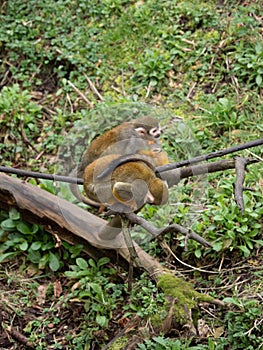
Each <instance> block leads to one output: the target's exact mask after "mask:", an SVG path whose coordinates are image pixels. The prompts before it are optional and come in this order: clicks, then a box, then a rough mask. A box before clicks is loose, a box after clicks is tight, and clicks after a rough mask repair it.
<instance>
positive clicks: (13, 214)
mask: <svg viewBox="0 0 263 350" xmlns="http://www.w3.org/2000/svg"><path fill="white" fill-rule="evenodd" d="M9 218H10V219H12V220H19V219H20V213H19V212H18V211H17V210H16V209H15V208H12V209H10V211H9Z"/></svg>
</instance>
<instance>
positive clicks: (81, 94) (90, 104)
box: [68, 80, 94, 108]
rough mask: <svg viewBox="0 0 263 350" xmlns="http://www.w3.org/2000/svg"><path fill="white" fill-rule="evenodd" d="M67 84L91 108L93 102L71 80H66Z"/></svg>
mask: <svg viewBox="0 0 263 350" xmlns="http://www.w3.org/2000/svg"><path fill="white" fill-rule="evenodd" d="M68 84H69V85H70V86H71V87H72V88H73V89H74V90H75V91H76V92H77V94H78V95H79V96H80V97H81V98H82V99H83V100H84V101H85V102H86V103H87V104H88V105H89V106H90V108H93V107H94V105H93V103H92V102H91V101H90V100H89V99H88V98H87V97H86V96H85V95H84V94H83V93H82V92H81V91H80V90H79V89H78V88H77V87H76V86H75V85H74V84H73V83H72V82H71V81H69V80H68Z"/></svg>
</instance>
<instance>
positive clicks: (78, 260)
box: [76, 258, 89, 270]
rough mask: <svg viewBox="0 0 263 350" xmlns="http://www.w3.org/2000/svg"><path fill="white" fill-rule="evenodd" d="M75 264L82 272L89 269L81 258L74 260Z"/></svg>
mask: <svg viewBox="0 0 263 350" xmlns="http://www.w3.org/2000/svg"><path fill="white" fill-rule="evenodd" d="M76 264H77V265H78V266H79V267H80V268H81V269H82V270H88V269H89V265H88V263H87V261H86V260H84V259H83V258H77V259H76Z"/></svg>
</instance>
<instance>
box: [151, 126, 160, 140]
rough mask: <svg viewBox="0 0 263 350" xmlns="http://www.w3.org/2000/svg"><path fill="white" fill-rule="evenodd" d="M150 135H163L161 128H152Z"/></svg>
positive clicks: (156, 136)
mask: <svg viewBox="0 0 263 350" xmlns="http://www.w3.org/2000/svg"><path fill="white" fill-rule="evenodd" d="M149 134H150V135H152V136H153V137H155V138H158V137H160V136H161V130H160V129H159V128H152V129H151V130H150V132H149Z"/></svg>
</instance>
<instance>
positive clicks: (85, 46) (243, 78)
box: [0, 0, 263, 350]
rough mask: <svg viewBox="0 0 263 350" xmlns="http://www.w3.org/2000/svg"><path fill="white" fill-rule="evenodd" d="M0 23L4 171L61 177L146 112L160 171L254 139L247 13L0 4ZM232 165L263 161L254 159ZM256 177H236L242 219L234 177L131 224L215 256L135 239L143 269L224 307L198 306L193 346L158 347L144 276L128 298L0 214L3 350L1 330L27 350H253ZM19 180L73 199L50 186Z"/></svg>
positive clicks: (114, 275) (225, 5) (256, 169)
mask: <svg viewBox="0 0 263 350" xmlns="http://www.w3.org/2000/svg"><path fill="white" fill-rule="evenodd" d="M0 20H1V28H0V88H1V91H0V141H1V142H0V162H1V165H8V166H13V167H17V168H22V169H30V170H35V171H45V172H50V173H54V172H55V173H56V172H60V171H61V169H63V170H64V171H67V172H69V171H70V169H71V168H72V167H73V166H74V164H76V162H78V160H79V158H80V156H81V154H82V152H83V149H84V148H85V147H86V145H87V144H88V143H89V142H90V141H91V140H92V139H93V138H94V137H95V136H96V135H98V134H100V133H102V132H103V131H105V130H108V129H109V128H111V127H112V126H115V125H118V124H119V123H120V122H122V121H123V120H124V119H127V118H131V117H136V116H137V115H139V114H140V113H144V112H145V111H146V112H147V111H149V110H150V111H151V112H153V111H156V113H157V114H158V117H160V121H161V124H162V126H163V127H164V130H163V146H164V149H165V151H167V152H168V154H169V157H170V159H171V161H178V160H183V159H186V158H189V157H192V156H195V155H198V154H200V153H208V152H211V151H216V150H219V149H223V148H226V147H228V146H230V145H234V144H239V143H242V142H247V141H251V140H253V139H257V138H262V135H263V126H262V114H263V103H262V91H263V90H262V88H263V81H262V80H263V43H262V2H261V1H259V0H254V1H252V0H251V1H237V2H235V3H233V2H228V1H216V0H210V1H201V2H198V3H196V2H194V1H191V0H186V1H169V0H166V1H163V2H160V1H157V0H154V1H150V0H146V1H126V0H117V1H111V0H109V1H102V2H98V1H95V0H92V1H87V0H78V1H64V0H63V1H62V0H58V1H56V2H52V1H49V0H41V1H37V2H36V1H35V0H29V1H24V2H23V1H22V2H21V1H20V2H18V1H5V2H2V3H1V12H0ZM89 79H90V80H91V82H92V84H93V85H92V84H91V85H90V83H89ZM94 86H95V87H96V89H97V92H96V91H95V90H94ZM94 91H95V92H94ZM156 107H158V108H156ZM238 154H239V155H241V156H244V157H255V158H257V159H258V160H259V161H260V162H262V147H256V148H252V149H250V150H245V151H242V152H239V153H238ZM260 162H259V163H258V164H252V165H250V166H249V172H247V174H246V180H245V186H246V187H247V188H248V190H247V191H245V192H244V200H245V213H244V215H242V214H241V213H240V211H239V209H238V208H237V206H236V203H235V201H234V198H233V184H234V182H235V177H234V171H232V170H228V171H226V172H220V173H214V174H209V175H207V176H205V177H203V178H197V177H193V178H189V179H188V180H187V181H185V182H183V181H182V182H181V183H180V184H178V186H175V187H174V188H172V189H171V190H170V202H169V205H167V206H164V207H160V208H156V207H153V206H146V207H145V208H143V210H142V211H141V214H140V215H143V216H144V217H145V218H146V219H148V220H150V221H152V222H153V223H154V224H156V225H157V226H164V225H165V224H167V222H175V223H180V224H182V225H185V226H187V227H191V228H192V229H194V230H195V231H196V232H197V233H199V234H200V235H201V236H204V237H205V238H206V239H207V240H209V241H210V242H212V244H213V247H212V248H209V249H204V248H202V247H200V245H199V244H198V243H196V242H193V241H189V242H188V251H187V252H185V251H184V246H185V242H184V237H181V236H176V237H174V236H172V235H166V237H165V238H164V239H165V241H166V242H167V243H168V244H169V246H170V248H171V249H172V252H173V253H174V255H173V254H171V252H166V251H164V250H163V249H161V248H160V245H159V244H158V242H156V241H153V240H150V239H149V238H148V237H146V234H145V232H143V231H142V230H141V229H138V228H136V229H135V230H134V231H135V232H134V237H135V238H136V240H138V242H140V243H141V244H142V245H143V247H144V249H146V250H147V251H148V252H149V253H150V254H152V255H154V256H155V257H156V258H158V259H160V260H161V262H162V263H165V264H166V265H167V267H169V268H171V269H174V270H175V271H176V273H178V274H181V275H183V278H184V279H186V280H189V281H191V282H192V283H193V284H194V286H195V288H196V289H197V290H198V291H200V292H204V293H208V294H210V295H212V296H214V297H215V298H218V299H221V300H225V301H226V302H227V304H228V307H227V308H226V309H222V310H219V309H218V308H216V307H214V306H207V305H203V306H202V307H201V315H200V317H199V319H198V320H194V322H195V324H196V327H197V329H198V334H196V335H195V336H192V335H191V336H190V335H189V336H187V337H186V338H184V339H183V338H182V334H183V335H185V332H183V331H182V330H177V329H173V330H172V331H171V332H170V333H169V334H156V333H155V332H154V330H153V328H152V324H151V318H152V317H153V315H154V310H155V309H156V308H157V307H159V306H160V305H162V303H163V302H164V299H163V295H162V294H161V293H160V291H158V289H157V287H156V286H155V284H154V283H152V282H151V281H150V280H148V277H147V276H146V275H144V274H143V275H142V276H137V275H136V279H135V283H134V287H133V288H134V289H133V293H131V294H128V293H127V290H126V288H127V286H126V275H125V272H124V271H122V270H121V269H120V268H119V267H118V266H113V265H112V264H111V262H110V261H108V259H106V258H105V259H104V258H103V259H102V260H98V261H97V262H95V261H93V260H92V259H90V258H89V257H87V256H85V255H84V254H83V253H81V249H82V247H81V246H70V245H69V244H67V243H65V242H63V243H62V245H60V244H58V241H57V240H56V238H54V237H51V236H50V235H49V234H48V233H47V232H45V231H44V230H43V228H42V227H41V226H38V225H32V224H30V223H27V222H25V221H24V220H23V218H22V217H21V216H20V214H19V213H18V212H17V211H16V210H14V209H12V210H11V211H9V212H7V211H6V210H5V211H4V210H3V211H1V214H0V252H1V255H0V262H1V268H0V289H1V299H0V306H1V309H2V314H1V315H0V319H1V326H2V329H1V330H0V334H1V340H0V347H2V348H9V349H23V346H24V348H25V345H21V343H19V341H17V340H15V339H16V338H15V337H12V336H10V335H9V333H8V332H9V327H10V326H12V327H14V328H15V329H16V330H19V331H20V332H21V333H23V334H24V335H25V336H26V337H27V339H28V340H29V341H30V342H33V343H34V344H37V346H36V349H38V350H41V349H72V348H74V349H78V350H82V349H83V350H84V349H85V350H87V349H100V348H101V346H102V344H104V345H105V346H106V344H109V342H110V341H111V340H112V339H115V340H116V344H117V342H118V341H119V345H118V346H119V347H118V348H120V349H121V348H125V347H126V346H127V344H128V343H130V344H133V348H134V349H135V348H137V349H141V350H152V349H158V350H163V349H175V350H176V349H189V350H190V349H191V350H193V349H196V350H199V349H200V350H202V349H211V350H214V349H216V350H221V349H223V350H228V349H231V350H232V349H246V350H252V349H262V348H263V339H262V319H263V310H262V297H263V296H262V277H263V276H262V245H263V238H262V214H263V207H262V196H263V192H262V188H263V186H262V184H263V183H262V179H263V172H262V165H261V163H260ZM58 163H59V164H58ZM30 181H31V182H32V183H33V184H35V185H38V186H40V187H41V188H43V189H46V190H48V191H50V192H52V193H54V194H59V195H62V196H64V197H66V198H67V199H70V200H72V198H70V197H69V196H68V194H67V192H66V190H64V189H63V188H62V189H60V190H59V189H58V188H57V187H55V186H54V185H53V184H52V183H51V182H49V181H38V180H30ZM4 209H6V208H4ZM145 237H146V238H145ZM185 264H187V266H185ZM41 290H42V291H43V292H41ZM201 321H202V322H201ZM198 322H199V323H200V324H201V326H200V324H199V327H198ZM120 333H121V334H122V333H123V334H122V335H123V337H118V336H119V335H120ZM116 337H117V339H116ZM110 345H112V344H110ZM110 345H109V348H110ZM112 346H113V345H112ZM116 346H117V345H116ZM131 346H132V345H131Z"/></svg>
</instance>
